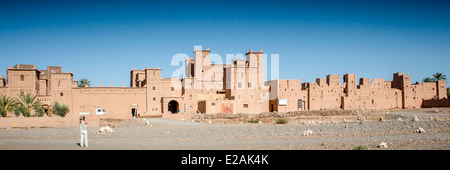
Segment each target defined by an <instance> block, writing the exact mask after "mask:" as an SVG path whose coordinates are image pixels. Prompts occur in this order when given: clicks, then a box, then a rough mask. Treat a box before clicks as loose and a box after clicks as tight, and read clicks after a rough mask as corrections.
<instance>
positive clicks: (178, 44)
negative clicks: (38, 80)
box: [0, 0, 450, 86]
mask: <svg viewBox="0 0 450 170" xmlns="http://www.w3.org/2000/svg"><path fill="white" fill-rule="evenodd" d="M449 9H450V3H449V1H430V0H427V1H412V0H410V1H392V0H389V1H383V0H376V1H375V0H373V1H371V0H360V1H339V2H337V1H334V0H333V1H320V0H314V1H69V0H64V1H41V0H39V1H20V0H10V1H1V2H0V75H3V76H6V69H7V67H8V65H10V66H13V65H15V64H18V63H22V64H35V65H36V66H37V67H38V69H46V67H47V65H55V66H62V67H63V71H64V72H67V71H71V72H72V73H74V78H75V79H80V78H87V79H89V80H91V82H92V85H93V86H98V84H102V85H103V86H109V85H111V84H112V85H114V86H121V85H125V86H129V84H130V70H132V69H133V68H136V69H143V68H145V67H147V66H148V67H150V68H157V67H161V68H162V76H163V77H170V76H171V75H172V73H173V72H174V70H176V69H177V68H178V67H173V66H170V62H171V58H172V56H173V55H175V54H177V53H186V54H188V55H190V56H192V54H193V53H192V52H193V49H194V46H196V45H201V46H203V48H207V47H209V48H210V49H211V52H213V53H217V54H219V55H221V56H223V57H224V58H225V55H226V54H227V53H231V54H237V53H244V54H245V52H246V51H248V50H249V49H252V50H254V51H255V50H257V51H259V50H261V49H263V50H264V53H266V54H269V55H270V54H279V56H280V78H282V79H301V81H302V82H315V79H316V78H318V77H320V78H325V76H326V74H340V75H341V80H342V76H343V75H344V74H346V73H355V74H356V76H357V77H358V79H359V78H360V77H369V78H370V79H373V78H383V79H385V80H392V73H394V72H405V73H407V74H410V75H411V79H412V82H413V83H414V82H415V81H421V80H422V79H423V78H424V77H431V75H432V74H434V73H436V72H442V73H444V74H446V75H447V76H448V77H449V76H450V75H449V74H450V69H449V63H450V10H449Z"/></svg>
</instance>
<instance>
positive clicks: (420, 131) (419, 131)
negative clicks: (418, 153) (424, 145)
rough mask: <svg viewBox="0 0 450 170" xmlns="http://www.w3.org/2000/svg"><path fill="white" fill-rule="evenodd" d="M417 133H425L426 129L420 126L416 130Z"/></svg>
mask: <svg viewBox="0 0 450 170" xmlns="http://www.w3.org/2000/svg"><path fill="white" fill-rule="evenodd" d="M416 133H425V129H423V128H422V127H420V126H419V128H417V130H416Z"/></svg>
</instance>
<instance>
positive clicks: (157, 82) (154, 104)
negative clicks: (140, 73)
mask: <svg viewBox="0 0 450 170" xmlns="http://www.w3.org/2000/svg"><path fill="white" fill-rule="evenodd" d="M145 77H146V84H147V113H149V114H160V113H162V110H161V105H162V104H161V97H162V94H161V90H162V89H161V69H160V68H157V69H150V68H147V69H145Z"/></svg>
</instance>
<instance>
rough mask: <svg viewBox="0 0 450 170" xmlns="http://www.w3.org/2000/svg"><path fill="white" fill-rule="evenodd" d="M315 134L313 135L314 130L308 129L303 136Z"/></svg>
mask: <svg viewBox="0 0 450 170" xmlns="http://www.w3.org/2000/svg"><path fill="white" fill-rule="evenodd" d="M313 134H314V133H313V131H312V130H309V129H306V130H305V131H304V132H303V134H302V135H303V136H309V135H313Z"/></svg>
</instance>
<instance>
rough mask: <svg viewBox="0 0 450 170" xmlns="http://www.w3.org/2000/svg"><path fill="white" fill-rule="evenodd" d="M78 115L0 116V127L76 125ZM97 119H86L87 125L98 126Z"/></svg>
mask: <svg viewBox="0 0 450 170" xmlns="http://www.w3.org/2000/svg"><path fill="white" fill-rule="evenodd" d="M78 123H79V117H0V128H2V129H3V128H28V127H30V128H36V127H40V128H42V127H78V126H79V124H78ZM99 124H100V121H99V119H91V120H88V126H99Z"/></svg>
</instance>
